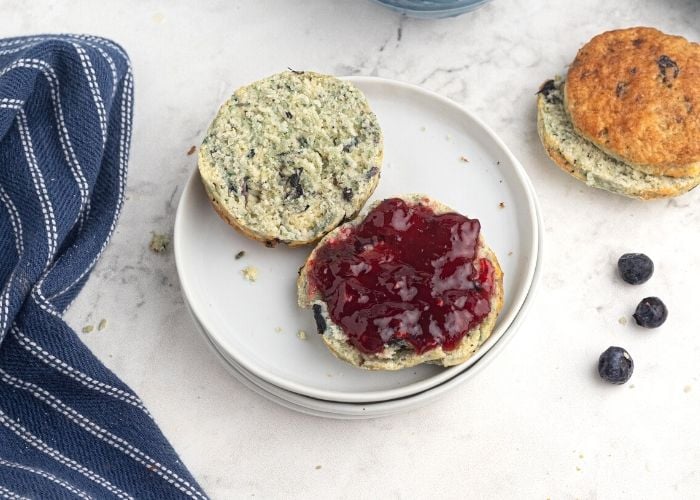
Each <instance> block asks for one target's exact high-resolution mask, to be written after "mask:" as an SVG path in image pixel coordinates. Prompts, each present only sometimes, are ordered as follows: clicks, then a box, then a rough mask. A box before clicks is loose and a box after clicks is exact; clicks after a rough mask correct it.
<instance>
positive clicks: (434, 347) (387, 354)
mask: <svg viewBox="0 0 700 500" xmlns="http://www.w3.org/2000/svg"><path fill="white" fill-rule="evenodd" d="M297 284H298V287H297V290H298V300H299V305H300V306H301V307H302V308H311V309H312V310H313V315H314V319H315V321H316V326H317V329H318V333H319V334H321V335H322V338H323V341H324V342H325V343H326V345H327V346H328V348H329V349H330V350H331V352H332V353H333V354H334V355H335V356H336V357H338V358H339V359H341V360H344V361H346V362H348V363H351V364H353V365H355V366H358V367H360V368H364V369H368V370H399V369H402V368H408V367H411V366H415V365H418V364H421V363H432V364H438V365H442V366H452V365H457V364H460V363H463V362H464V361H466V360H468V359H469V358H470V357H471V356H472V355H473V354H474V353H475V352H476V351H477V350H478V349H479V347H480V346H481V345H482V344H483V343H484V342H485V341H486V340H487V339H488V338H489V337H490V335H491V333H492V331H493V329H494V326H495V324H496V319H497V317H498V314H499V312H500V310H501V308H502V307H503V273H502V271H501V268H500V265H499V263H498V259H497V258H496V255H495V254H494V253H493V251H492V250H491V249H490V248H489V247H488V246H487V245H486V243H485V242H484V238H483V236H482V234H481V225H480V223H479V221H478V220H476V219H469V218H467V217H465V216H463V215H461V214H458V213H456V212H455V211H454V210H452V209H450V208H449V207H447V206H445V205H443V204H442V203H440V202H438V201H435V200H432V199H430V198H428V197H426V196H424V195H410V196H402V197H400V198H389V199H386V200H383V201H378V202H376V203H373V204H372V205H371V206H369V207H367V208H366V209H365V210H364V211H363V214H362V215H361V216H359V217H358V218H357V219H355V220H353V221H350V222H348V223H346V224H343V225H342V226H340V227H338V228H336V229H335V230H333V231H332V232H331V233H329V234H328V235H326V236H325V237H324V238H323V239H322V240H321V241H320V242H319V244H318V245H317V246H316V248H315V249H314V250H313V252H312V253H311V255H310V256H309V258H308V260H307V261H306V263H305V265H304V266H303V268H302V269H300V272H299V279H298V283H297Z"/></svg>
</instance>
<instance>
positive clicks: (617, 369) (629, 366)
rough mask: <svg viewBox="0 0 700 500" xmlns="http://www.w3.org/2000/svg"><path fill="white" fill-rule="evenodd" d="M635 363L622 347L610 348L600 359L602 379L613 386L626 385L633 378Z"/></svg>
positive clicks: (599, 367) (599, 371)
mask: <svg viewBox="0 0 700 500" xmlns="http://www.w3.org/2000/svg"><path fill="white" fill-rule="evenodd" d="M633 371H634V361H632V356H630V354H629V353H628V352H627V351H625V350H624V349H623V348H622V347H614V346H611V347H608V348H607V349H606V350H605V351H604V352H603V354H601V355H600V358H598V374H599V375H600V378H602V379H603V380H605V381H606V382H610V383H611V384H618V385H620V384H624V383H625V382H627V381H628V380H629V379H630V377H631V376H632V372H633Z"/></svg>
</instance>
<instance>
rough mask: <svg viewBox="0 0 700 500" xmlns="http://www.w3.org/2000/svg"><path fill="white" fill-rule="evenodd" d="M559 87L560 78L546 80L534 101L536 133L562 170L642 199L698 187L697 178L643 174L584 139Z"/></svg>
mask: <svg viewBox="0 0 700 500" xmlns="http://www.w3.org/2000/svg"><path fill="white" fill-rule="evenodd" d="M563 86H564V82H563V81H562V80H560V79H556V80H549V81H548V82H545V84H544V85H543V86H542V88H541V90H540V92H539V95H538V98H537V132H538V133H539V135H540V139H541V140H542V144H543V145H544V148H545V150H546V151H547V154H548V155H549V157H550V158H551V159H552V160H553V161H554V162H555V163H556V164H557V165H558V166H559V167H560V168H561V169H562V170H564V171H565V172H568V173H570V174H571V175H573V176H574V177H576V178H577V179H580V180H582V181H583V182H585V183H586V184H588V185H589V186H591V187H596V188H600V189H605V190H607V191H611V192H613V193H618V194H623V195H625V196H630V197H633V198H639V199H643V200H649V199H654V198H668V197H673V196H678V195H681V194H683V193H685V192H687V191H689V190H691V189H692V188H694V187H695V186H697V185H698V184H700V176H696V177H669V176H665V175H651V174H648V173H645V172H643V171H641V170H639V169H637V168H635V167H633V166H631V165H629V164H627V163H625V162H623V161H621V160H618V159H616V158H613V157H612V156H610V155H609V154H607V153H606V152H604V151H603V150H602V149H600V148H598V147H597V146H595V145H594V144H593V143H592V142H590V141H588V140H587V139H584V138H583V137H582V136H581V135H579V134H578V133H577V132H576V130H574V127H573V125H572V123H571V120H570V119H569V116H568V115H567V113H566V110H565V109H564V100H563V92H562V87H563Z"/></svg>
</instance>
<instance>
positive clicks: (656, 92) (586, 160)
mask: <svg viewBox="0 0 700 500" xmlns="http://www.w3.org/2000/svg"><path fill="white" fill-rule="evenodd" d="M538 94H539V95H538V103H537V109H538V132H539V134H540V138H541V140H542V143H543V144H544V146H545V149H546V151H547V153H548V154H549V156H550V157H551V158H552V160H554V162H555V163H556V164H557V165H558V166H559V167H561V168H562V169H563V170H565V171H567V172H569V173H571V174H572V175H573V176H575V177H577V178H579V179H581V180H583V181H585V182H586V183H587V184H588V185H589V186H593V187H597V188H602V189H605V190H608V191H611V192H615V193H618V194H622V195H626V196H630V197H634V198H641V199H652V198H665V197H672V196H678V195H680V194H683V193H685V192H687V191H689V190H690V189H692V188H694V187H695V186H697V185H698V184H700V45H698V44H697V43H693V42H689V41H688V40H686V39H684V38H682V37H678V36H672V35H666V34H664V33H662V32H660V31H658V30H655V29H653V28H628V29H621V30H615V31H609V32H606V33H603V34H600V35H598V36H596V37H594V38H593V39H592V40H591V41H590V42H588V43H587V44H586V45H584V46H583V47H582V48H581V50H579V52H578V54H577V56H576V59H575V60H574V62H573V63H572V65H571V66H570V68H569V71H568V73H567V76H566V81H564V80H562V79H558V78H557V79H554V80H550V81H548V82H545V84H543V85H542V87H541V88H540V91H539V93H538Z"/></svg>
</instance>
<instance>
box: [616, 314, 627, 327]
mask: <svg viewBox="0 0 700 500" xmlns="http://www.w3.org/2000/svg"><path fill="white" fill-rule="evenodd" d="M617 322H618V323H620V324H621V325H626V324H627V318H625V317H624V316H620V319H618V320H617Z"/></svg>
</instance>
